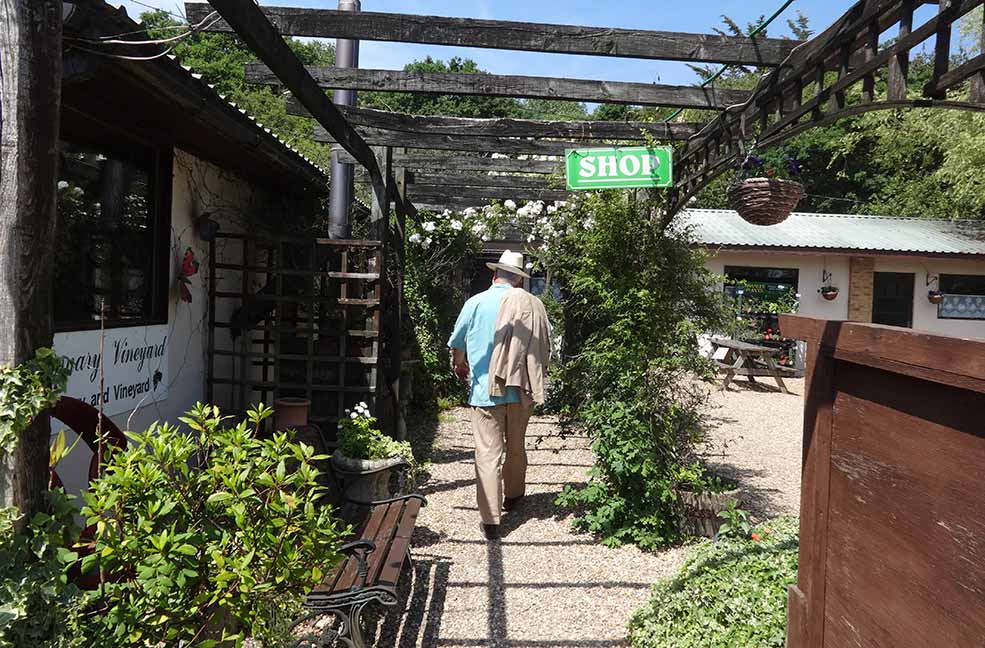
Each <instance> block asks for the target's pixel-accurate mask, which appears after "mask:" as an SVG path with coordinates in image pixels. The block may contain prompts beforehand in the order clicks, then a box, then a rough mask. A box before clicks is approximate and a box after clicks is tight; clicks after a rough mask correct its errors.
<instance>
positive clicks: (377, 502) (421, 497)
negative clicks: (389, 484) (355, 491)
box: [345, 493, 428, 506]
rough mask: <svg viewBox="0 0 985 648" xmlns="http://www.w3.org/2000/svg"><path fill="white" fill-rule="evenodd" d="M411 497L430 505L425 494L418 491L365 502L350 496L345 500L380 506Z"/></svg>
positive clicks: (423, 504) (352, 502)
mask: <svg viewBox="0 0 985 648" xmlns="http://www.w3.org/2000/svg"><path fill="white" fill-rule="evenodd" d="M409 499H416V500H420V501H421V506H427V505H428V501H427V500H426V499H424V496H423V495H418V494H417V493H411V494H410V495H402V496H400V497H391V498H390V499H385V500H373V501H372V502H363V501H360V500H354V499H349V498H348V497H347V498H345V501H346V502H349V503H350V504H359V505H362V506H379V505H380V504H392V503H394V502H406V501H407V500H409Z"/></svg>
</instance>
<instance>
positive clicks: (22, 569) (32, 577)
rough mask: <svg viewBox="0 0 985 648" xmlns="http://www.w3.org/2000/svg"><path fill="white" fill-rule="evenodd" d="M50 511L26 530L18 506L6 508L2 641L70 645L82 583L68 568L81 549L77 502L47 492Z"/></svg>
mask: <svg viewBox="0 0 985 648" xmlns="http://www.w3.org/2000/svg"><path fill="white" fill-rule="evenodd" d="M46 503H47V504H48V507H47V508H48V512H47V513H37V514H35V516H34V517H33V518H32V519H31V520H30V522H29V524H28V525H27V528H26V529H24V530H16V529H15V521H16V520H17V516H18V512H17V509H15V508H13V507H8V508H3V509H0V646H2V647H3V648H7V647H8V646H9V647H10V648H20V647H21V646H62V645H66V646H67V645H69V644H68V643H67V642H68V640H69V638H68V636H67V633H66V623H67V620H68V618H70V616H71V614H72V611H73V609H74V608H75V606H76V605H77V600H76V599H75V595H76V594H77V589H76V588H75V586H73V585H71V584H70V583H69V582H68V579H67V577H66V575H65V572H66V570H67V568H68V566H69V565H71V564H72V563H73V562H74V561H75V559H76V558H77V555H76V554H75V553H74V552H73V551H71V549H70V547H71V546H72V545H73V544H74V542H75V540H76V539H77V538H78V533H79V530H78V528H77V527H76V525H75V521H74V512H75V508H74V507H72V505H71V504H70V503H69V501H68V499H67V498H66V497H65V494H64V493H63V492H62V491H51V492H49V493H48V494H47V496H46Z"/></svg>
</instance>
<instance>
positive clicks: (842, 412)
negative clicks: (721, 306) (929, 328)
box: [781, 316, 985, 648]
mask: <svg viewBox="0 0 985 648" xmlns="http://www.w3.org/2000/svg"><path fill="white" fill-rule="evenodd" d="M781 327H782V328H783V332H784V334H785V335H787V336H789V337H792V338H796V339H798V340H805V341H806V342H807V347H808V354H807V392H806V402H805V412H804V414H805V416H804V456H803V461H804V463H803V478H802V486H801V521H800V535H801V537H800V567H799V571H798V583H797V585H794V586H791V587H790V592H789V614H788V628H787V646H788V647H789V648H822V647H825V648H827V647H837V648H841V647H846V648H847V647H852V648H858V647H859V646H864V647H865V648H879V647H885V648H890V647H891V648H909V647H913V648H928V647H930V646H940V647H942V648H943V647H945V646H946V647H948V648H982V647H983V646H985V341H979V340H967V339H958V338H950V337H944V336H937V335H928V334H922V333H915V332H912V331H907V330H903V329H899V328H893V327H887V326H878V325H873V324H855V323H850V322H829V321H823V320H814V319H809V318H805V317H798V316H783V317H782V318H781Z"/></svg>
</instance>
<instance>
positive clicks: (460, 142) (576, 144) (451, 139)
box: [313, 126, 604, 156]
mask: <svg viewBox="0 0 985 648" xmlns="http://www.w3.org/2000/svg"><path fill="white" fill-rule="evenodd" d="M358 131H359V134H360V136H362V138H363V139H364V140H365V141H366V142H367V143H369V144H370V145H372V146H393V147H400V146H402V147H404V148H408V149H424V150H440V151H471V152H475V153H503V154H505V155H551V156H561V155H564V152H565V151H566V150H567V149H576V148H585V147H586V146H588V144H587V143H586V142H584V141H569V140H547V139H523V138H517V139H514V138H509V137H468V136H455V135H418V134H412V133H401V132H398V131H389V130H381V129H378V128H360V129H358ZM313 138H314V140H315V141H316V142H323V143H326V144H331V143H334V142H335V138H333V137H332V136H331V135H330V134H329V133H327V132H326V131H325V129H324V128H319V127H317V126H316V127H315V130H314V134H313ZM600 146H604V145H603V144H600Z"/></svg>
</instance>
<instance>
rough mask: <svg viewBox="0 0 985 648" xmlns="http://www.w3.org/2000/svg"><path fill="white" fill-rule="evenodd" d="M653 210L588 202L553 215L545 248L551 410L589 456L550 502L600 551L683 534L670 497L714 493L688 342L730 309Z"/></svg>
mask: <svg viewBox="0 0 985 648" xmlns="http://www.w3.org/2000/svg"><path fill="white" fill-rule="evenodd" d="M660 207H661V203H660V199H659V198H657V197H656V196H655V195H654V196H651V197H649V198H647V199H645V200H641V201H639V202H637V201H635V200H634V199H633V197H632V194H631V193H630V192H615V191H609V192H602V193H594V194H591V195H588V196H586V197H585V198H580V199H579V200H578V201H574V202H572V203H570V204H568V205H566V206H565V207H564V208H563V209H560V210H559V211H557V212H556V214H555V215H554V216H553V217H552V218H553V220H552V221H551V223H552V224H551V227H550V231H551V232H552V233H553V236H552V238H550V239H549V241H548V243H546V244H545V245H544V246H543V248H542V249H541V253H542V255H543V257H542V262H543V263H544V264H545V265H546V266H547V267H548V268H549V269H550V271H551V273H552V275H553V277H554V278H555V280H556V281H558V282H559V284H560V288H561V304H560V312H561V314H562V318H563V322H562V326H561V330H563V335H564V347H563V356H564V360H563V362H562V364H561V366H560V368H559V369H558V370H557V372H556V374H555V376H554V378H555V381H556V382H558V383H559V384H560V389H559V391H558V392H557V393H556V394H555V397H554V402H555V405H556V406H559V407H561V408H562V411H563V412H564V413H565V414H566V416H567V417H568V419H569V421H570V422H571V423H574V424H576V425H578V426H579V427H581V428H582V429H584V430H585V431H586V432H587V433H588V434H589V435H590V436H591V438H592V440H593V442H592V449H593V451H594V453H595V456H596V463H595V466H594V467H593V468H592V469H591V472H590V478H589V481H588V483H587V485H586V486H584V487H583V488H573V487H569V488H568V489H566V490H565V491H564V492H563V493H562V495H561V496H560V497H559V498H558V502H559V504H561V505H564V506H569V507H574V508H575V509H576V511H578V516H577V518H576V525H577V526H578V527H580V528H582V529H585V530H588V531H591V532H593V533H595V534H598V535H599V536H601V537H602V539H603V541H604V542H605V543H606V544H609V545H618V544H621V543H625V542H631V543H635V544H637V545H639V546H641V547H644V548H648V549H653V548H657V547H660V546H663V545H666V544H668V543H672V542H675V541H677V540H678V539H679V538H680V536H681V534H680V531H679V524H678V520H679V506H678V497H677V495H676V489H678V488H679V487H682V486H686V487H687V488H688V489H690V490H700V489H702V488H707V487H710V486H712V485H713V484H712V483H711V480H710V478H709V477H708V476H707V475H706V474H705V471H704V468H703V467H702V465H701V463H700V461H699V459H698V458H697V455H696V453H695V448H696V446H697V444H699V443H700V442H701V441H702V439H703V431H702V426H701V406H702V404H703V402H704V400H705V399H706V397H707V393H706V390H705V389H703V388H702V387H700V386H699V385H698V384H697V383H696V382H695V381H694V380H693V378H694V376H702V375H706V374H707V372H708V370H709V367H708V364H707V361H706V360H705V359H704V358H702V357H701V356H700V355H699V353H698V349H697V344H696V343H695V339H696V334H697V333H699V332H704V331H715V330H721V329H722V327H723V326H724V324H725V321H726V319H727V313H728V310H727V308H726V305H725V303H724V300H723V298H722V297H721V294H720V289H718V287H717V283H716V278H715V277H714V276H713V275H712V274H711V273H709V271H708V270H707V269H706V267H705V263H704V257H703V255H702V253H700V252H699V251H697V250H695V249H694V248H692V247H691V245H690V244H689V239H688V235H687V232H684V231H681V230H678V229H668V230H666V231H662V230H661V229H660V227H659V226H658V223H659V218H660V215H661V213H662V212H661V211H660ZM549 220H550V219H549Z"/></svg>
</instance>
